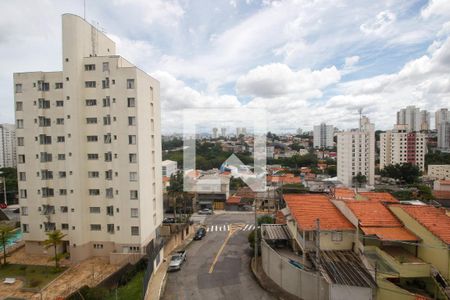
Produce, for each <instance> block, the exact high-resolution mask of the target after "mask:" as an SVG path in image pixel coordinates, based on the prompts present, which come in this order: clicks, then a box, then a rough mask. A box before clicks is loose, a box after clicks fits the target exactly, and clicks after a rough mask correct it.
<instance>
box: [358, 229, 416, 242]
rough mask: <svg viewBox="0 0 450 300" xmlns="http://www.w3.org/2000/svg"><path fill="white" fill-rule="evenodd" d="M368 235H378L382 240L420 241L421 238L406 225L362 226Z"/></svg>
mask: <svg viewBox="0 0 450 300" xmlns="http://www.w3.org/2000/svg"><path fill="white" fill-rule="evenodd" d="M361 230H362V231H363V232H364V234H366V235H376V236H377V237H378V238H379V239H380V240H382V241H418V240H419V239H418V238H417V237H416V236H415V235H414V234H412V233H411V232H410V231H409V230H408V229H406V228H404V227H361Z"/></svg>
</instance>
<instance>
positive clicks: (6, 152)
mask: <svg viewBox="0 0 450 300" xmlns="http://www.w3.org/2000/svg"><path fill="white" fill-rule="evenodd" d="M16 165H17V160H16V126H15V125H14V124H0V168H15V167H16Z"/></svg>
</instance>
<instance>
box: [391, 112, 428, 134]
mask: <svg viewBox="0 0 450 300" xmlns="http://www.w3.org/2000/svg"><path fill="white" fill-rule="evenodd" d="M397 125H406V129H407V130H408V131H421V130H429V129H430V114H429V113H428V112H427V111H426V110H422V111H421V110H420V109H419V108H416V107H415V106H407V107H406V108H403V109H401V110H399V111H398V112H397Z"/></svg>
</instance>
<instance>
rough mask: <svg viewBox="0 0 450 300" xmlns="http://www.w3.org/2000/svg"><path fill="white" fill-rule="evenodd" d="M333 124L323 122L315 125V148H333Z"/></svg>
mask: <svg viewBox="0 0 450 300" xmlns="http://www.w3.org/2000/svg"><path fill="white" fill-rule="evenodd" d="M333 134H334V128H333V125H327V124H325V123H321V124H320V125H315V126H314V148H333Z"/></svg>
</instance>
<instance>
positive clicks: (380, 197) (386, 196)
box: [359, 192, 399, 203]
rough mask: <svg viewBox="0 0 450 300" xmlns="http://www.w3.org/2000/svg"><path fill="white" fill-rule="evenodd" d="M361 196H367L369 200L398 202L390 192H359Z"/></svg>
mask: <svg viewBox="0 0 450 300" xmlns="http://www.w3.org/2000/svg"><path fill="white" fill-rule="evenodd" d="M359 194H360V195H361V196H363V197H366V198H368V200H370V201H381V202H391V203H398V202H399V201H398V200H397V198H395V197H394V196H392V195H391V194H390V193H383V192H360V193H359Z"/></svg>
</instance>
